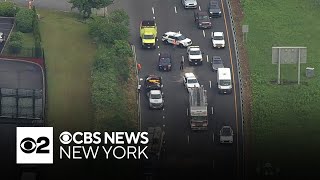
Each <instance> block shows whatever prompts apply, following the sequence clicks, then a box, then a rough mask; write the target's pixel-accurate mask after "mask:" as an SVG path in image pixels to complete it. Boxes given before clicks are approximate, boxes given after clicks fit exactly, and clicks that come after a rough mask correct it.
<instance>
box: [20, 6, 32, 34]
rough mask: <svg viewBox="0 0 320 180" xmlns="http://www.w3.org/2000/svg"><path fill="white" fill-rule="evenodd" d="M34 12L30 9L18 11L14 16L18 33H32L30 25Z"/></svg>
mask: <svg viewBox="0 0 320 180" xmlns="http://www.w3.org/2000/svg"><path fill="white" fill-rule="evenodd" d="M33 13H34V12H33V11H32V10H31V9H25V8H23V9H20V10H19V11H18V13H17V15H16V25H17V29H18V31H21V32H23V33H30V32H32V30H33V28H32V23H33V17H34V14H33Z"/></svg>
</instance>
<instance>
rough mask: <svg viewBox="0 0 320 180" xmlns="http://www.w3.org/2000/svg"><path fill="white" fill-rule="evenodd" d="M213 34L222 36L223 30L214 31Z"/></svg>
mask: <svg viewBox="0 0 320 180" xmlns="http://www.w3.org/2000/svg"><path fill="white" fill-rule="evenodd" d="M213 35H214V36H223V32H214V33H213Z"/></svg>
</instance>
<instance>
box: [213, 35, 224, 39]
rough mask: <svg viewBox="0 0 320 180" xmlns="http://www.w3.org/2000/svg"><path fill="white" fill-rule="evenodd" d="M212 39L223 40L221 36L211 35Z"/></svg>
mask: <svg viewBox="0 0 320 180" xmlns="http://www.w3.org/2000/svg"><path fill="white" fill-rule="evenodd" d="M213 39H214V40H223V36H215V37H213Z"/></svg>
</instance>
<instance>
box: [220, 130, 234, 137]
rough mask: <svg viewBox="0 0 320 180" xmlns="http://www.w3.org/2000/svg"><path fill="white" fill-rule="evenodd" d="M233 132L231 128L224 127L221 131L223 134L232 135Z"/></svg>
mask: <svg viewBox="0 0 320 180" xmlns="http://www.w3.org/2000/svg"><path fill="white" fill-rule="evenodd" d="M231 134H232V131H231V129H230V128H223V129H222V132H221V135H222V136H231Z"/></svg>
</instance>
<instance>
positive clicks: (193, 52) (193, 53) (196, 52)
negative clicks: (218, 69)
mask: <svg viewBox="0 0 320 180" xmlns="http://www.w3.org/2000/svg"><path fill="white" fill-rule="evenodd" d="M200 54H201V51H190V55H200Z"/></svg>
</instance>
